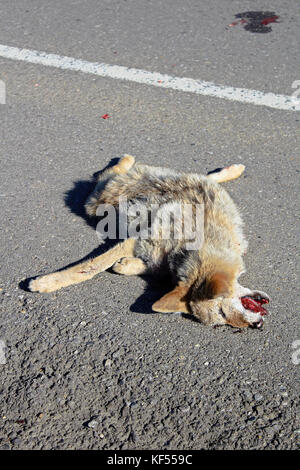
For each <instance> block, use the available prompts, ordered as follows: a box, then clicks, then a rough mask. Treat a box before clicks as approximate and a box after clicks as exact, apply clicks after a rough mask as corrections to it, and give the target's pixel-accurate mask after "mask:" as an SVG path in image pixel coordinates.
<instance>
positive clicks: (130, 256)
mask: <svg viewBox="0 0 300 470" xmlns="http://www.w3.org/2000/svg"><path fill="white" fill-rule="evenodd" d="M244 169H245V167H244V165H231V166H229V167H226V168H223V169H221V170H218V171H217V172H213V173H211V174H209V175H207V176H204V175H197V174H190V173H189V174H188V173H183V172H179V171H175V170H171V169H167V168H159V167H152V166H148V165H144V164H140V163H136V162H135V159H134V157H132V156H131V155H125V156H124V157H123V158H122V159H120V160H119V162H118V163H117V164H116V165H114V166H112V167H110V168H108V169H106V170H104V171H103V172H102V173H101V174H100V175H99V176H98V179H97V184H96V187H95V190H94V191H93V193H92V194H91V195H90V196H89V198H88V200H87V202H86V204H85V209H86V212H87V214H88V215H89V216H96V215H97V209H98V208H99V207H100V206H101V205H105V206H108V205H109V206H111V207H115V208H116V209H118V207H119V201H120V197H122V198H126V199H127V200H128V201H129V202H130V204H134V203H139V204H141V203H143V204H144V205H146V207H150V206H151V204H156V205H158V206H159V208H160V213H164V211H165V210H167V208H168V207H169V206H170V204H171V205H172V204H173V203H174V202H175V201H177V202H179V203H180V204H190V205H192V207H193V208H195V206H196V205H202V207H203V208H204V210H203V213H204V215H203V242H202V244H201V246H200V247H199V248H197V249H187V247H186V246H187V245H186V240H185V239H184V238H178V239H175V237H173V238H172V237H170V238H169V239H163V238H159V236H158V237H151V236H150V237H148V238H139V237H136V238H132V237H131V238H130V237H129V238H125V237H124V238H125V239H124V240H123V241H122V242H120V243H118V244H116V245H115V246H114V247H113V248H111V249H110V250H108V251H107V252H105V253H104V254H102V255H100V256H98V257H95V258H93V259H88V260H87V261H85V262H82V263H79V264H76V265H74V266H72V267H69V268H67V269H64V270H60V271H57V272H54V273H52V274H47V275H45V276H40V277H37V278H35V279H32V280H31V281H30V282H29V284H28V287H29V290H30V291H32V292H52V291H55V290H58V289H61V288H62V287H67V286H70V285H71V284H78V283H80V282H82V281H85V280H88V279H91V278H92V277H94V276H95V275H96V274H98V273H100V272H102V271H105V270H107V269H109V268H112V270H113V271H114V272H116V273H118V274H125V275H143V274H150V275H153V276H160V275H161V274H163V275H165V276H167V277H169V279H170V280H171V281H172V283H173V289H172V290H171V291H170V292H168V293H167V294H166V295H164V296H163V297H162V298H160V299H159V300H157V302H155V303H154V304H153V306H152V309H153V311H154V312H162V313H171V312H184V313H188V314H191V315H193V316H194V317H196V318H197V319H198V320H200V322H202V323H203V324H205V325H225V324H227V325H230V326H232V327H238V328H242V327H247V326H252V327H255V328H261V327H262V325H263V319H264V316H265V315H266V314H267V313H268V312H267V310H266V309H265V307H264V306H263V305H264V304H267V303H268V302H269V297H268V295H267V294H265V293H264V292H261V291H258V290H250V289H248V288H246V287H243V286H241V285H240V284H239V282H238V278H239V276H240V275H241V274H242V273H243V272H244V264H243V260H242V256H243V254H244V253H245V251H246V248H247V242H246V240H245V238H244V235H243V232H242V225H243V223H242V219H241V217H240V214H239V212H238V209H237V207H236V206H235V204H234V202H233V201H232V199H231V198H230V196H229V195H228V193H227V192H226V191H225V190H224V189H223V188H222V187H221V186H220V185H219V183H222V182H225V181H229V180H232V179H235V178H238V177H239V176H240V175H241V174H242V173H243V171H244ZM173 228H174V227H173Z"/></svg>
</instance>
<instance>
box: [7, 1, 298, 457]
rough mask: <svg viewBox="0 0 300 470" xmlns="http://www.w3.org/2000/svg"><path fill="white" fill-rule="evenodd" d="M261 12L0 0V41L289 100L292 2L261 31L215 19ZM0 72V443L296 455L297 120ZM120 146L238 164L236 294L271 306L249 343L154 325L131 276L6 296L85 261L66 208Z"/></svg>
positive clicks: (31, 69) (167, 160) (85, 246)
mask: <svg viewBox="0 0 300 470" xmlns="http://www.w3.org/2000/svg"><path fill="white" fill-rule="evenodd" d="M260 9H262V3H261V2H258V1H239V0H234V1H230V2H229V1H223V0H211V1H210V2H204V1H201V2H199V1H196V0H187V1H184V2H182V1H179V0H164V1H163V2H162V1H158V0H157V1H154V0H150V1H146V0H127V1H120V0H101V1H98V2H97V1H92V0H89V1H82V0H80V1H79V0H76V1H69V0H68V1H64V2H61V1H56V0H53V1H51V2H48V1H45V0H40V1H39V2H34V1H31V0H28V1H26V2H24V1H20V0H19V1H14V0H13V1H12V0H10V1H8V0H7V1H2V2H1V15H0V43H1V44H6V45H10V46H17V47H25V48H29V49H37V50H41V51H47V52H53V53H56V54H61V55H69V56H73V57H76V58H82V59H85V60H90V61H97V62H105V63H109V64H119V65H126V66H129V67H138V68H143V69H146V70H150V71H157V72H163V73H168V74H170V75H176V76H186V77H192V78H198V79H201V80H210V81H213V82H215V83H218V84H224V85H228V86H237V87H245V88H253V89H257V90H261V91H266V92H268V91H273V92H275V93H283V94H288V95H290V94H291V93H292V91H293V89H292V88H291V85H292V83H293V82H294V81H295V80H300V69H299V37H300V34H299V26H300V25H299V22H300V10H299V4H298V2H297V1H296V0H288V1H287V0H286V1H284V0H280V1H279V0H273V1H269V0H265V1H264V2H263V9H264V10H269V11H271V12H274V13H275V14H276V15H278V16H280V20H279V21H280V22H279V23H274V24H270V25H269V26H271V27H272V31H271V32H269V33H266V34H261V33H252V32H250V31H247V30H245V29H244V25H242V24H238V25H236V26H233V27H229V26H228V25H229V24H230V23H232V21H233V20H234V17H235V15H236V14H238V13H242V12H245V11H250V10H251V11H253V10H254V11H255V10H260ZM0 79H1V80H3V81H4V82H5V84H6V104H5V105H3V104H0V116H1V126H0V139H1V147H0V154H1V191H0V200H1V219H0V223H1V228H0V230H1V234H2V237H1V247H0V250H1V268H0V287H1V291H0V300H1V307H0V308H1V310H0V315H1V321H0V339H1V341H2V343H1V344H6V350H5V357H6V361H3V360H2V362H6V363H5V364H2V365H0V374H1V385H0V400H1V416H0V448H2V449H6V448H7V449H9V448H13V449H295V448H296V447H297V443H299V436H300V423H299V417H298V416H297V413H299V367H300V364H299V362H300V353H299V351H298V354H297V350H296V349H293V347H294V346H297V344H298V346H297V347H298V349H299V343H294V342H295V341H299V340H300V331H299V330H300V329H299V320H298V311H297V290H298V280H297V244H298V243H297V242H298V238H299V237H298V234H299V230H297V227H298V229H299V223H298V225H297V213H298V215H299V202H298V201H297V197H298V193H299V185H298V178H299V176H298V171H299V169H297V163H298V161H299V150H300V149H299V147H300V138H299V120H300V113H299V112H292V111H280V110H275V109H270V108H267V107H263V106H254V105H249V104H241V103H238V102H229V101H225V100H222V99H218V98H210V97H204V96H196V95H193V94H189V93H181V92H176V91H172V90H165V89H158V88H154V87H149V86H144V85H138V84H135V83H131V82H122V81H117V80H112V79H109V78H100V77H94V76H92V75H84V74H82V73H77V72H70V71H62V70H58V69H54V68H46V67H43V66H38V65H31V64H26V63H23V62H18V61H12V60H8V59H3V58H0ZM105 113H108V114H109V115H110V116H111V117H110V118H109V119H107V120H104V119H102V118H101V116H102V115H103V114H105ZM124 153H131V154H133V155H135V156H136V157H137V159H139V160H141V161H143V162H145V163H149V164H155V165H162V166H171V167H174V168H176V169H183V170H188V171H198V172H203V173H206V172H207V171H209V170H213V169H214V168H217V167H220V166H224V165H227V164H229V163H244V164H245V165H246V172H245V174H244V176H243V177H242V178H240V179H239V180H237V181H234V182H232V183H228V184H227V188H228V191H229V192H230V194H231V195H232V196H233V198H234V200H235V201H236V202H237V204H238V205H239V207H240V208H241V211H242V214H243V216H244V220H245V231H246V234H247V237H248V240H249V250H248V253H247V256H246V265H247V273H246V274H245V275H244V276H243V279H242V283H243V284H244V285H246V286H248V287H253V288H259V289H261V290H264V291H266V292H267V293H268V294H269V295H270V296H271V298H272V303H271V305H270V312H271V314H270V316H269V317H268V318H267V320H266V322H265V326H264V328H263V330H262V331H257V330H251V329H249V330H247V331H244V332H242V333H239V332H235V331H234V330H233V329H231V328H229V327H228V328H227V327H221V328H217V329H213V328H209V327H205V326H203V325H201V324H199V323H196V322H194V321H191V320H190V319H188V318H183V317H181V316H179V315H160V314H154V313H151V303H153V301H155V300H156V299H157V298H159V296H160V294H161V291H162V288H161V287H160V286H152V287H149V286H148V285H147V283H146V281H145V280H144V279H141V278H137V277H133V278H130V277H123V276H118V275H113V274H111V273H108V272H107V273H103V274H101V275H99V276H98V277H97V278H96V279H94V280H92V281H88V282H86V283H85V284H81V285H77V286H72V287H70V288H67V289H65V290H62V291H59V292H57V293H53V294H43V295H41V294H32V293H29V292H26V291H24V290H22V289H21V288H20V286H19V283H20V281H21V280H22V279H25V278H28V277H30V276H35V275H37V274H42V273H47V272H50V271H52V270H55V269H57V268H60V267H63V266H64V265H67V264H69V263H70V262H73V261H76V260H77V259H79V258H81V257H83V256H85V255H86V254H87V253H89V252H91V251H92V250H93V249H95V248H96V246H97V237H96V234H95V231H94V229H93V228H92V227H91V226H90V225H88V224H87V222H86V220H85V219H84V217H83V211H82V203H83V201H84V198H85V196H86V195H87V191H88V190H89V189H90V187H91V176H92V174H93V173H94V172H95V171H97V170H99V169H101V168H102V167H104V166H105V165H106V164H107V163H108V162H109V161H110V159H112V158H114V157H119V156H121V155H122V154H124ZM3 342H4V343H3ZM0 358H1V357H0ZM2 359H3V354H2Z"/></svg>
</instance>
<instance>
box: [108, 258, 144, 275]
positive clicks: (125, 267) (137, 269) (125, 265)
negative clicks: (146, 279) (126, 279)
mask: <svg viewBox="0 0 300 470" xmlns="http://www.w3.org/2000/svg"><path fill="white" fill-rule="evenodd" d="M112 270H113V271H114V272H115V273H118V274H124V275H125V276H137V275H139V274H145V272H146V270H147V266H146V265H145V263H144V261H142V260H141V259H140V258H132V257H130V258H122V259H120V260H119V261H117V262H116V263H115V264H114V265H113V267H112Z"/></svg>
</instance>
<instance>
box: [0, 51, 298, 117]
mask: <svg viewBox="0 0 300 470" xmlns="http://www.w3.org/2000/svg"><path fill="white" fill-rule="evenodd" d="M0 57H5V58H7V59H13V60H22V61H24V62H29V63H32V64H39V65H46V66H48V67H56V68H59V69H63V70H76V71H78V72H83V73H89V74H92V75H98V76H100V77H109V78H115V79H118V80H128V81H130V82H136V83H141V84H144V85H152V86H156V87H159V88H171V89H172V90H178V91H183V92H189V93H195V94H197V95H205V96H213V97H216V98H224V99H227V100H231V101H239V102H241V103H250V104H255V105H261V106H268V107H269V108H275V109H284V110H288V111H300V100H299V99H297V98H296V97H293V96H285V95H276V94H275V93H264V92H262V91H258V90H248V89H246V88H234V87H230V86H223V85H215V84H214V83H212V82H204V81H202V80H194V79H193V78H180V77H172V76H170V75H166V74H160V73H157V72H148V71H147V70H139V69H134V68H128V67H124V66H120V65H109V64H101V63H97V62H87V61H85V60H80V59H74V58H73V57H64V56H60V55H57V54H47V53H46V52H38V51H34V50H29V49H20V48H18V47H10V46H5V45H1V44H0Z"/></svg>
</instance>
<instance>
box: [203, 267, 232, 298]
mask: <svg viewBox="0 0 300 470" xmlns="http://www.w3.org/2000/svg"><path fill="white" fill-rule="evenodd" d="M234 279H235V273H234V272H228V271H227V272H217V273H215V274H214V275H213V276H212V277H211V279H209V281H208V282H207V284H206V297H207V298H208V299H213V298H215V297H219V296H221V295H226V294H228V295H231V294H232V292H233V285H234Z"/></svg>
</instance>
